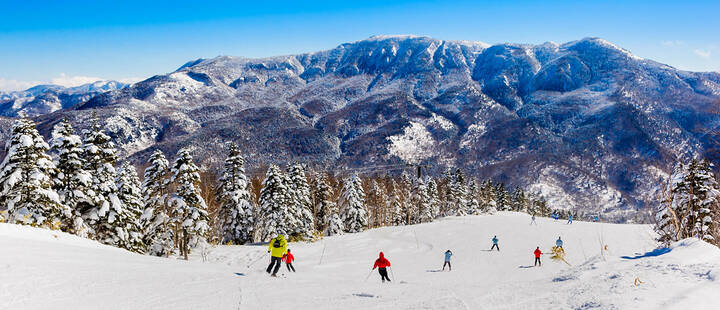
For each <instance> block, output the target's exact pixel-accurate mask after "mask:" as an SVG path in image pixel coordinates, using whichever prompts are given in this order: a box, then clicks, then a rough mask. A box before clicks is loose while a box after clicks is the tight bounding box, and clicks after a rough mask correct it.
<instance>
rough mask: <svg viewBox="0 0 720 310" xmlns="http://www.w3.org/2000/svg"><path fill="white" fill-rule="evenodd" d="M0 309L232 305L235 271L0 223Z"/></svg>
mask: <svg viewBox="0 0 720 310" xmlns="http://www.w3.org/2000/svg"><path fill="white" fill-rule="evenodd" d="M0 249H2V255H0V266H1V267H0V268H2V270H1V271H0V275H2V284H1V285H0V288H1V289H0V309H98V308H99V307H102V308H103V309H236V308H237V307H238V305H239V303H240V287H239V285H238V284H239V280H238V278H239V276H238V275H236V274H235V273H236V272H237V271H235V270H233V269H230V268H227V267H224V266H222V265H216V264H204V263H200V262H185V261H179V260H176V259H166V258H159V257H150V256H143V255H138V254H134V253H130V252H127V251H125V250H121V249H118V248H114V247H110V246H106V245H102V244H100V243H97V242H95V241H92V240H88V239H83V238H80V237H77V236H73V235H70V234H66V233H62V232H57V231H51V230H45V229H40V228H33V227H28V226H19V225H13V224H5V223H0Z"/></svg>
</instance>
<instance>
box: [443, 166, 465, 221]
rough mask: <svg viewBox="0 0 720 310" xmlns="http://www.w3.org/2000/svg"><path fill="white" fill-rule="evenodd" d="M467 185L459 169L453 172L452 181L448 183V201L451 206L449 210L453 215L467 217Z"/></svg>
mask: <svg viewBox="0 0 720 310" xmlns="http://www.w3.org/2000/svg"><path fill="white" fill-rule="evenodd" d="M467 197H468V193H467V184H466V183H465V174H464V173H463V172H462V170H461V169H460V168H458V169H456V170H455V174H454V175H453V179H452V181H451V182H450V192H449V197H448V201H449V202H450V204H451V207H450V210H452V212H453V214H454V215H457V216H462V215H467V205H468V201H467Z"/></svg>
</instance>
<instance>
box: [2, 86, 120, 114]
mask: <svg viewBox="0 0 720 310" xmlns="http://www.w3.org/2000/svg"><path fill="white" fill-rule="evenodd" d="M128 86H129V84H125V83H121V82H117V81H97V82H93V83H88V84H84V85H80V86H75V87H63V86H59V85H37V86H34V87H31V88H28V89H26V90H23V91H14V92H0V115H3V116H10V117H34V116H38V115H43V114H47V113H51V112H55V111H57V110H60V109H66V108H71V107H73V106H75V105H76V104H78V103H81V102H85V101H87V100H89V99H90V98H92V97H93V96H95V95H98V94H102V93H105V92H108V91H113V90H119V89H123V88H126V87H128Z"/></svg>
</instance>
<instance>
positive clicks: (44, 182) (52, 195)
mask: <svg viewBox="0 0 720 310" xmlns="http://www.w3.org/2000/svg"><path fill="white" fill-rule="evenodd" d="M49 148H50V147H49V146H48V145H47V143H45V141H44V140H43V138H42V136H40V134H39V133H38V132H37V130H36V129H35V123H33V122H32V121H31V120H29V119H26V118H22V119H19V120H16V121H15V123H14V124H13V128H12V136H11V137H10V139H9V140H8V141H7V142H6V144H5V152H6V155H5V159H4V160H3V162H2V163H1V164H0V205H3V206H6V207H7V218H6V219H5V220H6V221H7V222H8V223H17V224H25V225H32V226H39V227H47V228H53V229H59V228H60V227H61V225H62V223H66V222H67V221H68V218H71V213H70V208H68V207H67V206H65V205H64V204H63V203H62V202H61V201H60V197H59V195H58V194H57V192H56V191H55V190H53V189H52V185H53V182H52V176H53V175H54V174H56V173H57V168H56V167H55V164H54V163H53V161H52V159H51V158H50V156H49V155H48V154H47V151H48V149H49Z"/></svg>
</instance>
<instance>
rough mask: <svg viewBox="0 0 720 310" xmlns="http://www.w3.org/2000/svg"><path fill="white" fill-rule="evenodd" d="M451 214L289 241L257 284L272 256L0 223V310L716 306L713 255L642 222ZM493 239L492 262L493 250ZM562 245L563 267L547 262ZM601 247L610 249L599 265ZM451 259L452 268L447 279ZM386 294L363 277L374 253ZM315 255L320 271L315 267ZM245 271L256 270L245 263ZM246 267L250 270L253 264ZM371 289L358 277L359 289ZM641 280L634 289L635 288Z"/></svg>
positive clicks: (717, 274) (716, 257) (255, 248)
mask: <svg viewBox="0 0 720 310" xmlns="http://www.w3.org/2000/svg"><path fill="white" fill-rule="evenodd" d="M537 222H538V225H537V226H534V225H533V226H530V225H529V223H530V217H529V216H528V215H525V214H519V213H510V212H500V213H498V214H497V215H493V216H465V217H448V218H443V219H439V220H437V221H435V222H433V223H427V224H421V225H411V226H399V227H383V228H378V229H372V230H368V231H365V232H362V233H357V234H345V235H340V236H334V237H326V238H325V239H323V240H321V241H318V242H315V243H290V245H289V248H290V249H291V250H292V252H293V254H294V255H295V257H296V261H295V263H294V265H295V268H296V269H297V271H298V272H297V273H288V271H287V269H285V266H284V265H283V266H282V269H281V272H280V274H281V277H279V278H271V277H269V276H268V275H267V274H266V273H265V268H266V267H267V263H268V254H267V253H266V252H267V245H266V244H264V245H246V246H218V247H215V248H212V249H210V253H209V256H208V259H207V261H203V260H202V255H201V253H200V252H201V251H200V250H199V249H196V250H195V252H194V253H193V255H192V256H191V261H190V262H185V261H182V260H177V259H173V258H170V259H166V258H158V257H151V256H143V255H138V254H133V253H130V252H127V251H124V250H121V249H117V248H113V247H109V246H105V245H101V244H99V243H97V242H94V241H90V240H87V239H83V238H79V237H76V236H72V235H69V234H65V233H60V232H54V231H49V230H43V229H37V228H32V227H27V226H18V225H10V224H0V248H2V249H3V254H2V255H0V277H1V278H2V279H3V281H0V308H2V309H48V308H55V309H98V308H102V309H284V308H287V307H292V309H680V308H683V309H686V310H687V309H716V308H717V307H718V306H719V305H720V299H718V298H717V296H716V295H717V292H719V291H720V281H719V280H718V279H720V249H718V248H716V247H714V246H711V245H709V244H707V243H704V242H702V241H699V240H697V239H686V240H683V241H681V242H678V243H676V244H674V245H673V247H671V248H670V249H665V250H655V248H656V244H655V242H654V241H653V238H654V237H655V235H654V233H653V232H652V230H651V228H650V226H648V225H617V224H601V223H587V222H578V221H576V222H575V223H574V224H572V225H566V224H565V221H554V220H552V219H547V218H538V219H537ZM494 235H497V236H498V239H499V240H500V241H499V245H500V249H501V251H500V252H497V251H492V252H489V251H488V250H489V249H490V246H491V244H492V243H491V241H490V239H491V238H492V237H493V236H494ZM558 236H562V239H563V240H564V242H565V244H564V248H565V250H566V253H567V257H566V258H567V261H568V262H569V263H570V264H572V266H568V265H566V264H565V263H562V262H556V261H552V260H550V259H549V255H547V256H544V257H543V266H542V267H538V268H535V267H531V266H532V263H533V255H532V251H533V250H534V249H535V247H536V246H540V248H541V250H543V252H549V250H550V248H551V246H552V245H554V243H555V240H556V239H557V237H558ZM599 238H602V239H603V240H604V244H606V245H607V246H608V251H606V253H605V256H604V257H605V258H604V259H603V256H601V255H600V242H599ZM448 249H450V250H452V251H453V252H454V254H455V255H454V256H453V259H452V264H453V271H452V272H447V271H446V272H442V271H441V269H442V264H443V258H444V256H443V253H444V252H445V251H446V250H448ZM381 250H382V251H384V252H385V254H386V257H387V258H388V259H389V260H390V261H391V263H392V272H391V275H390V276H391V278H393V279H394V281H393V282H392V283H385V284H381V283H380V279H379V276H378V274H377V271H374V272H372V273H371V274H370V276H369V278H367V277H368V273H369V272H370V269H371V267H372V264H373V262H374V260H375V259H376V258H377V254H378V252H379V251H381ZM321 257H322V263H321V262H320V260H321ZM253 262H254V263H253ZM248 265H249V266H248ZM366 278H367V280H366ZM636 279H637V280H639V281H641V282H642V283H639V284H638V285H637V286H636V285H635V284H634V283H635V280H636Z"/></svg>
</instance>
